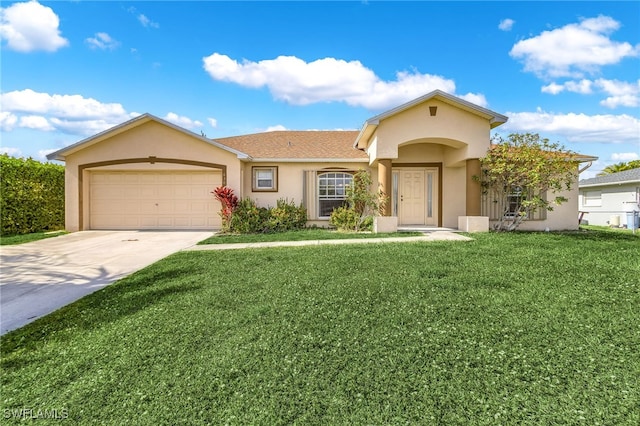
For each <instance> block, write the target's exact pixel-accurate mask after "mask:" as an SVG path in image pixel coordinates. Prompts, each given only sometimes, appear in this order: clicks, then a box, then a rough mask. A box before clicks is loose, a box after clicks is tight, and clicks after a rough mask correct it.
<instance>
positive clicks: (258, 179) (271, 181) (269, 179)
mask: <svg viewBox="0 0 640 426" xmlns="http://www.w3.org/2000/svg"><path fill="white" fill-rule="evenodd" d="M251 169H252V173H253V178H252V180H253V184H252V190H253V191H254V192H259V191H272V192H273V191H277V190H278V167H277V166H273V167H252V168H251Z"/></svg>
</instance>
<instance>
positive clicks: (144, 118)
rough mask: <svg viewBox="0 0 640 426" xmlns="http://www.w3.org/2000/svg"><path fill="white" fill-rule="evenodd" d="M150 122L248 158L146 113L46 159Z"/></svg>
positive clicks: (65, 154)
mask: <svg viewBox="0 0 640 426" xmlns="http://www.w3.org/2000/svg"><path fill="white" fill-rule="evenodd" d="M151 121H153V122H156V123H159V124H161V125H164V126H166V127H169V128H171V129H174V130H176V131H178V132H180V133H183V134H185V135H188V136H191V137H193V138H195V139H198V140H200V141H202V142H205V143H207V144H209V145H213V146H216V147H218V148H220V149H223V150H225V151H228V152H231V153H233V154H236V155H237V156H238V158H247V157H248V156H247V154H246V153H244V152H241V151H238V150H236V149H233V148H231V147H228V146H225V145H222V144H219V143H217V142H215V141H213V140H211V139H208V138H205V137H204V136H201V135H198V134H196V133H193V132H191V131H189V130H187V129H185V128H182V127H180V126H177V125H175V124H173V123H170V122H168V121H166V120H163V119H161V118H158V117H156V116H154V115H151V114H149V113H146V114H142V115H139V116H138V117H135V118H132V119H131V120H129V121H125V122H124V123H121V124H118V125H117V126H114V127H111V128H110V129H107V130H105V131H103V132H100V133H98V134H97V135H94V136H91V137H88V138H86V139H83V140H81V141H80V142H76V143H74V144H72V145H69V146H67V147H65V148H62V149H60V150H58V151H55V152H52V153H51V154H49V155H47V159H49V160H59V161H64V159H65V157H66V156H68V155H70V154H73V153H75V152H78V151H80V150H83V149H85V148H88V147H90V146H92V145H95V144H97V143H99V142H102V141H104V140H106V139H109V138H111V137H113V136H116V135H119V134H121V133H124V132H126V131H128V130H131V129H134V128H136V127H139V126H141V125H143V124H145V123H148V122H151Z"/></svg>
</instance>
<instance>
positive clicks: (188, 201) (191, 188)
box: [89, 171, 222, 229]
mask: <svg viewBox="0 0 640 426" xmlns="http://www.w3.org/2000/svg"><path fill="white" fill-rule="evenodd" d="M221 184H222V174H221V172H219V171H208V172H185V171H171V172H137V171H127V172H124V171H123V172H115V171H94V172H91V178H90V187H89V193H90V196H89V220H90V228H91V229H215V228H220V216H219V215H218V212H219V211H220V202H218V201H217V200H216V199H215V197H214V196H213V194H211V191H213V190H214V189H215V188H216V187H218V186H220V185H221Z"/></svg>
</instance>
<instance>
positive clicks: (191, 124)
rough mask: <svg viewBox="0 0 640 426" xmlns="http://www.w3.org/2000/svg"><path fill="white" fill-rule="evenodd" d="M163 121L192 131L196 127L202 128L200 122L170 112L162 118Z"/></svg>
mask: <svg viewBox="0 0 640 426" xmlns="http://www.w3.org/2000/svg"><path fill="white" fill-rule="evenodd" d="M164 119H165V120H167V121H170V122H172V123H173V124H176V125H178V126H180V127H184V128H185V129H193V128H196V127H202V122H201V121H198V120H192V119H190V118H189V117H185V116H182V115H178V114H176V113H174V112H170V113H168V114H167V115H165V116H164Z"/></svg>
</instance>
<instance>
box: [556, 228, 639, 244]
mask: <svg viewBox="0 0 640 426" xmlns="http://www.w3.org/2000/svg"><path fill="white" fill-rule="evenodd" d="M558 235H561V236H563V237H569V238H572V239H575V240H583V241H635V242H638V241H639V240H640V231H637V230H636V233H635V234H633V233H631V232H615V231H591V230H584V229H581V230H579V231H573V232H570V231H567V232H559V233H558Z"/></svg>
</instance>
